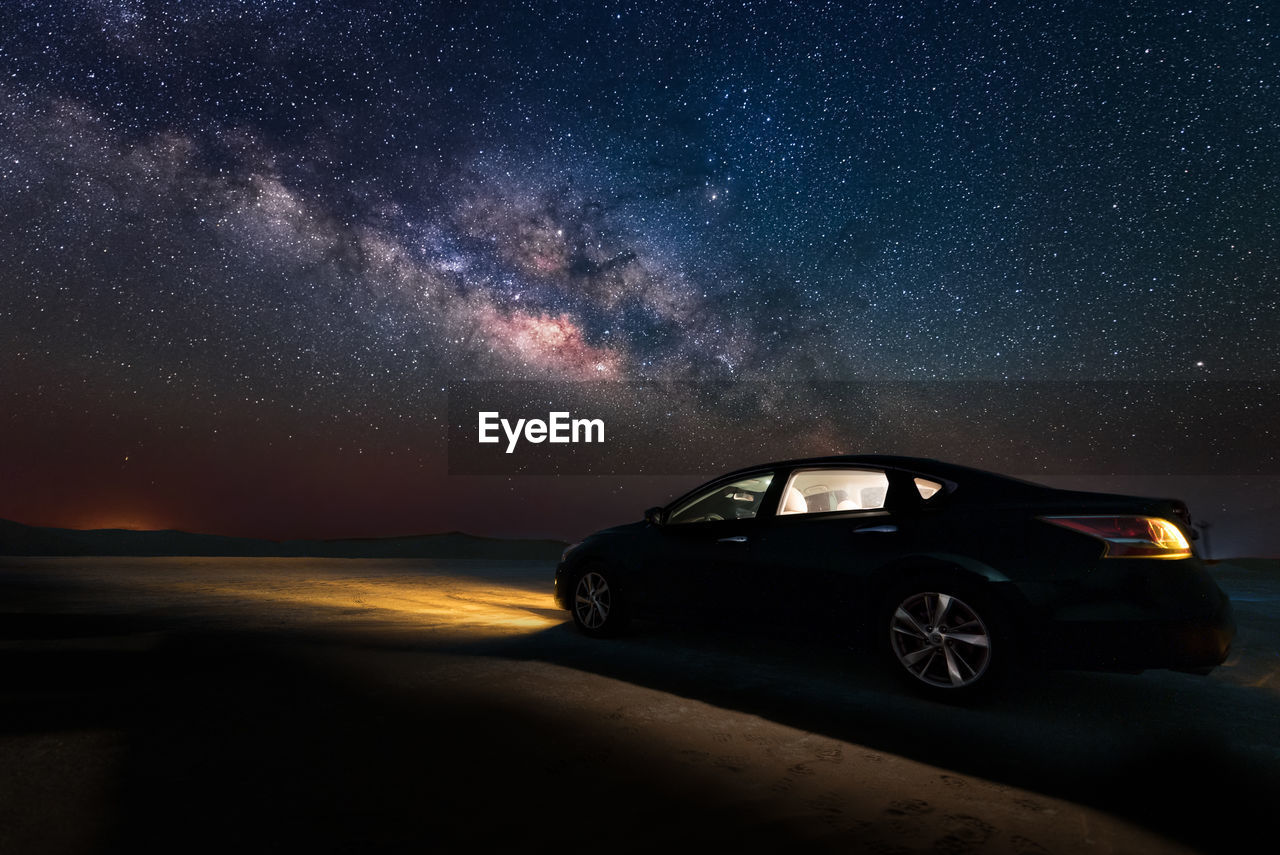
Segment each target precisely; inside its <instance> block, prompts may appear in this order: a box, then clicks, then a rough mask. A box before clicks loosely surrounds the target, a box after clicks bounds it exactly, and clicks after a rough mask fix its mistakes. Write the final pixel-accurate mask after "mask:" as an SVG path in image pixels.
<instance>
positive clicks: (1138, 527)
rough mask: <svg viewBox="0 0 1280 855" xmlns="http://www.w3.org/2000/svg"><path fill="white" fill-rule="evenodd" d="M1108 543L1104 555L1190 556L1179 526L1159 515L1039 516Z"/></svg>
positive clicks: (1130, 556) (1108, 556)
mask: <svg viewBox="0 0 1280 855" xmlns="http://www.w3.org/2000/svg"><path fill="white" fill-rule="evenodd" d="M1041 519H1042V520H1044V521H1045V522H1048V523H1053V524H1054V525H1060V526H1062V527H1063V528H1069V529H1071V530H1073V531H1078V532H1081V533H1083V534H1087V535H1091V536H1093V537H1096V538H1098V539H1099V540H1101V541H1103V542H1105V543H1106V544H1107V551H1106V553H1104V555H1103V557H1104V558H1190V557H1191V544H1190V543H1188V542H1187V538H1186V537H1185V536H1184V535H1183V534H1182V529H1180V528H1178V527H1177V526H1176V525H1175V524H1173V523H1171V522H1169V521H1168V520H1163V519H1160V518H1159V517H1118V516H1088V517H1041Z"/></svg>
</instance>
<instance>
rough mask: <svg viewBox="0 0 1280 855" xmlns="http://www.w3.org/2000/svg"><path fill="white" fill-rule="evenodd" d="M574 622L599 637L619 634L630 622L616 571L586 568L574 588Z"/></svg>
mask: <svg viewBox="0 0 1280 855" xmlns="http://www.w3.org/2000/svg"><path fill="white" fill-rule="evenodd" d="M573 622H574V623H575V624H576V625H577V627H578V629H579V630H581V631H582V632H583V633H585V634H587V635H590V636H592V637H595V638H604V637H606V636H610V635H617V634H618V633H619V632H621V631H622V630H623V629H624V628H625V626H626V623H627V617H626V604H625V603H624V602H623V600H622V598H620V597H619V596H618V590H617V584H616V580H615V578H614V574H613V573H612V572H610V571H609V570H606V569H605V568H603V567H592V568H588V569H587V570H586V571H584V572H583V573H582V574H581V575H580V576H579V577H578V581H577V583H576V584H575V585H574V587H573Z"/></svg>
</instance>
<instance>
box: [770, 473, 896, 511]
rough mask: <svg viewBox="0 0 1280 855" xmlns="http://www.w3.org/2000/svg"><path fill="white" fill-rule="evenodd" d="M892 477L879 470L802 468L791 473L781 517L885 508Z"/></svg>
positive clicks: (784, 494) (779, 504)
mask: <svg viewBox="0 0 1280 855" xmlns="http://www.w3.org/2000/svg"><path fill="white" fill-rule="evenodd" d="M888 492H889V478H888V476H887V475H885V474H884V473H883V472H881V471H879V470H876V469H800V470H797V471H796V472H793V473H792V474H791V478H790V480H788V481H787V487H786V489H785V490H783V491H782V498H781V500H780V501H779V503H778V516H785V515H788V514H819V513H824V512H828V511H867V510H878V509H880V508H883V507H884V501H885V496H886V495H887V494H888Z"/></svg>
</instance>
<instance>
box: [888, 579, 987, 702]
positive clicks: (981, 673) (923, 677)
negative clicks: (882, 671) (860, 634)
mask: <svg viewBox="0 0 1280 855" xmlns="http://www.w3.org/2000/svg"><path fill="white" fill-rule="evenodd" d="M887 602H888V604H889V605H888V608H887V609H886V610H885V612H886V613H885V616H884V618H883V620H882V622H881V628H882V631H883V632H884V635H883V636H882V637H883V638H884V640H885V643H886V644H887V650H888V653H889V658H890V660H891V661H892V663H894V665H893V667H895V668H896V669H897V671H898V673H899V675H901V676H902V677H903V678H905V679H906V680H907V682H908V683H909V685H911V686H912V687H913V688H915V689H918V690H920V691H922V692H925V693H926V694H929V695H933V696H935V697H943V698H953V699H954V698H961V697H966V696H969V695H972V694H976V693H977V692H979V691H981V690H984V689H985V688H987V687H988V686H989V685H990V684H991V683H993V682H994V681H995V679H996V677H997V676H998V674H999V672H1000V671H1002V670H1003V669H1004V666H1005V662H1006V660H1007V659H1009V658H1011V652H1012V651H1011V649H1009V648H1010V646H1011V641H1012V639H1011V638H1010V637H1009V634H1008V633H1007V632H1006V631H1005V629H1004V627H1005V621H1004V620H1003V618H1002V616H1001V614H1000V611H999V609H998V608H997V607H996V605H995V604H994V602H992V601H991V600H990V599H989V598H988V597H986V596H983V594H982V592H981V591H979V590H977V589H976V588H973V587H971V586H969V585H965V584H961V583H957V582H951V581H944V580H922V581H920V582H918V583H916V584H914V585H909V586H905V587H902V588H899V589H898V590H897V591H896V592H895V593H893V594H891V595H890V597H889V598H888V600H887Z"/></svg>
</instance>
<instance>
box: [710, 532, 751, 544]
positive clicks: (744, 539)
mask: <svg viewBox="0 0 1280 855" xmlns="http://www.w3.org/2000/svg"><path fill="white" fill-rule="evenodd" d="M746 542H747V536H746V535H745V534H739V535H737V536H735V537H722V538H720V539H719V540H717V541H716V543H746Z"/></svg>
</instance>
